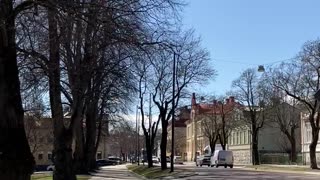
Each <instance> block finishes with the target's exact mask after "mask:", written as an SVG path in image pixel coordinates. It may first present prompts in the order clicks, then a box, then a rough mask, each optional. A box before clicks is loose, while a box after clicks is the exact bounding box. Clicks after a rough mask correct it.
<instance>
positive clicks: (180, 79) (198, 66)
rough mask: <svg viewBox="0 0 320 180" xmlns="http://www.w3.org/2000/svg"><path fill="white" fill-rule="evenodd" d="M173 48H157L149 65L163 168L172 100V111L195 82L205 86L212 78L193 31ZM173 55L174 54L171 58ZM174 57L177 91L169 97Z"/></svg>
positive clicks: (163, 167)
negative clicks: (160, 134) (159, 131)
mask: <svg viewBox="0 0 320 180" xmlns="http://www.w3.org/2000/svg"><path fill="white" fill-rule="evenodd" d="M175 42H177V43H176V46H170V48H169V49H168V47H167V46H166V47H165V48H163V47H160V49H157V53H156V54H154V56H152V57H153V61H152V63H151V68H152V71H151V72H152V73H153V74H152V76H150V89H152V93H153V94H152V98H153V102H154V103H155V104H156V107H157V109H158V111H159V118H160V120H161V127H162V137H161V145H160V147H161V168H162V169H166V168H167V163H166V150H167V136H168V131H167V127H168V122H169V120H171V119H172V117H171V116H172V111H173V108H172V105H171V104H172V101H175V108H176V107H178V105H179V100H180V98H182V97H184V94H185V90H186V86H187V85H191V84H194V83H204V82H205V81H206V80H208V79H209V78H211V77H212V76H213V75H214V73H215V72H214V70H213V69H212V68H211V67H210V66H209V54H208V52H207V51H206V50H204V49H202V48H201V47H200V40H199V39H197V38H194V36H193V33H192V32H190V31H189V32H187V33H186V34H184V35H183V36H182V37H180V38H176V40H175ZM174 54H175V55H174ZM173 58H176V60H177V61H176V62H177V66H176V72H177V73H176V74H177V76H176V80H175V82H176V90H175V92H174V94H175V95H174V96H172V88H171V87H172V82H173V78H172V72H173V70H172V67H173V63H172V62H173V61H172V59H173Z"/></svg>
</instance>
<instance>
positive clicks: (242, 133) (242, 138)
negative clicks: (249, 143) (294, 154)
mask: <svg viewBox="0 0 320 180" xmlns="http://www.w3.org/2000/svg"><path fill="white" fill-rule="evenodd" d="M240 140H241V141H240V144H244V132H243V131H241V132H240Z"/></svg>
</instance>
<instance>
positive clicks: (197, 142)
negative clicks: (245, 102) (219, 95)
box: [186, 93, 241, 161]
mask: <svg viewBox="0 0 320 180" xmlns="http://www.w3.org/2000/svg"><path fill="white" fill-rule="evenodd" d="M239 108H241V105H240V104H239V103H237V102H235V98H234V97H232V96H231V97H229V98H228V99H226V100H225V102H222V101H216V100H214V101H212V102H211V103H197V101H196V97H195V93H193V95H192V99H191V113H190V120H188V121H186V125H187V127H186V140H187V160H188V161H194V160H195V158H196V157H197V156H199V155H203V154H206V153H208V152H209V151H211V150H210V148H209V147H210V146H209V139H208V135H207V134H208V132H206V131H208V127H206V126H207V125H208V124H206V123H204V122H207V120H208V118H211V119H212V118H214V119H215V122H217V123H218V124H219V123H221V121H222V115H224V116H225V118H226V119H225V121H226V123H229V122H230V121H232V120H230V119H233V118H236V117H237V114H238V112H240V111H237V109H239ZM212 131H213V132H212V133H214V130H212ZM227 146H228V145H227ZM220 147H221V146H220V144H219V141H217V144H216V149H220Z"/></svg>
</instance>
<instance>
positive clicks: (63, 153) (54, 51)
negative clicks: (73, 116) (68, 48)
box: [48, 8, 76, 180]
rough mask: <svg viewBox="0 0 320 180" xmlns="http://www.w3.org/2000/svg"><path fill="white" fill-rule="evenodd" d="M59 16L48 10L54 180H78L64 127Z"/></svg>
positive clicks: (69, 140) (69, 133)
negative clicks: (58, 28) (58, 29)
mask: <svg viewBox="0 0 320 180" xmlns="http://www.w3.org/2000/svg"><path fill="white" fill-rule="evenodd" d="M56 18H57V15H56V12H55V11H54V9H51V8H48V23H49V54H50V57H49V65H48V69H49V96H50V105H51V114H52V119H53V126H54V130H53V133H54V163H55V170H54V173H53V179H54V180H66V179H70V180H76V176H75V174H74V171H73V167H72V147H71V146H72V130H70V129H66V128H65V127H64V120H63V111H62V102H61V85H60V59H59V40H58V32H57V19H56Z"/></svg>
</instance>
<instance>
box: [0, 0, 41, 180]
mask: <svg viewBox="0 0 320 180" xmlns="http://www.w3.org/2000/svg"><path fill="white" fill-rule="evenodd" d="M0 9H1V12H0V22H1V23H0V114H1V120H0V169H1V171H0V179H8V180H9V179H10V180H11V179H12V180H28V179H30V175H31V174H32V172H33V168H34V163H35V162H34V158H33V156H32V154H31V151H30V147H29V144H28V141H27V137H26V133H25V129H24V121H23V117H24V112H23V108H22V102H21V95H20V82H19V77H18V73H19V72H18V67H17V58H16V43H15V35H16V34H15V19H14V16H13V1H12V0H0Z"/></svg>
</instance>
